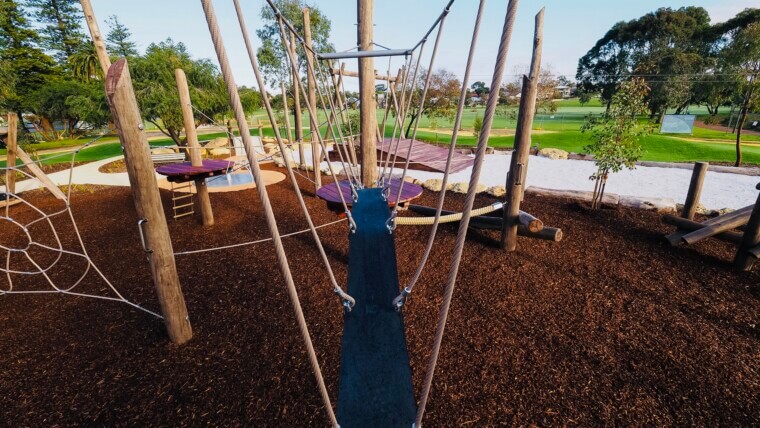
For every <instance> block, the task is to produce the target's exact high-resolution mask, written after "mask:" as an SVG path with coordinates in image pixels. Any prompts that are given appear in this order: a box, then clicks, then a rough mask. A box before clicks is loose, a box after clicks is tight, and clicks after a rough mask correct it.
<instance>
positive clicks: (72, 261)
mask: <svg viewBox="0 0 760 428" xmlns="http://www.w3.org/2000/svg"><path fill="white" fill-rule="evenodd" d="M104 135H105V134H104ZM104 135H101V136H100V137H97V138H95V139H94V140H92V141H90V142H88V143H86V144H84V145H83V146H81V147H79V148H78V149H76V150H74V151H73V152H66V153H58V154H56V155H53V156H49V157H46V158H45V159H44V160H45V161H46V162H50V161H52V160H60V159H58V158H63V157H66V156H71V161H70V164H69V170H68V180H67V184H66V186H65V187H66V191H65V193H64V192H61V191H60V190H59V188H58V187H53V186H54V184H53V181H52V180H50V178H49V177H48V176H47V175H46V174H45V173H44V172H42V169H41V168H40V165H41V164H42V162H43V161H42V160H31V159H29V160H31V162H28V161H27V162H25V163H23V164H17V165H13V166H11V165H7V166H5V167H0V176H2V177H3V178H4V179H5V182H6V183H7V182H8V177H9V176H10V175H11V174H14V175H15V176H16V177H17V178H20V179H21V180H20V181H18V182H17V183H16V184H15V189H14V191H10V190H9V189H8V188H7V186H6V185H3V186H2V187H0V192H1V193H4V194H5V197H6V198H5V201H4V203H3V202H0V206H2V208H1V209H0V225H1V227H0V230H2V231H3V232H2V233H0V273H2V278H3V279H0V296H2V295H13V294H56V293H57V294H62V295H70V296H78V297H87V298H92V299H99V300H107V301H113V302H119V303H124V304H127V305H129V306H132V307H133V308H136V309H139V310H141V311H143V312H145V313H148V314H150V315H153V316H155V317H156V318H162V317H161V315H159V314H157V313H156V312H154V311H151V310H149V309H146V308H144V307H142V306H140V305H138V304H137V303H134V302H132V301H130V300H129V299H127V298H126V297H125V296H124V295H123V294H122V293H121V292H119V290H118V289H117V288H116V287H115V286H114V284H113V283H112V282H111V281H110V280H109V279H108V277H106V275H105V274H104V273H103V272H102V271H101V270H100V268H99V267H98V266H97V265H96V264H95V262H94V261H93V260H92V258H91V257H90V254H89V252H88V250H87V247H86V245H85V243H84V240H83V238H82V234H81V231H80V229H79V226H78V225H77V222H76V219H75V217H74V213H73V212H72V210H71V191H72V188H73V187H74V186H73V176H74V165H75V163H76V158H77V155H78V154H79V153H80V152H81V151H82V150H83V149H86V148H87V147H90V145H91V144H93V143H94V142H95V141H97V140H99V139H100V138H102V137H103V136H104ZM19 151H20V152H21V153H23V151H22V150H19ZM64 162H65V161H64ZM35 189H45V190H44V191H47V192H48V193H51V194H52V195H53V196H55V197H56V200H57V201H58V203H57V204H54V205H55V206H54V207H53V208H41V207H40V206H37V205H35V204H34V203H33V202H32V200H31V199H32V198H33V196H32V197H27V195H28V194H31V195H34V194H35V193H36V192H35ZM54 189H56V190H57V191H56V190H54ZM34 199H37V198H34ZM92 275H95V276H96V277H97V278H99V279H100V281H102V283H103V286H102V287H101V288H100V289H99V290H97V293H96V292H95V291H85V290H81V289H82V288H84V287H83V285H84V283H85V280H86V279H87V278H88V277H90V276H92ZM22 282H23V288H22V287H21V283H22ZM88 283H89V282H88Z"/></svg>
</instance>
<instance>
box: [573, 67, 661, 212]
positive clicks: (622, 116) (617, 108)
mask: <svg viewBox="0 0 760 428" xmlns="http://www.w3.org/2000/svg"><path fill="white" fill-rule="evenodd" d="M648 93H649V87H648V86H647V84H646V83H645V82H644V81H643V80H642V79H632V80H629V81H625V82H623V83H621V84H620V88H619V89H618V91H617V92H616V93H615V95H613V96H612V103H611V106H610V108H609V109H608V111H607V112H605V113H604V114H603V115H602V116H601V117H590V118H589V119H588V120H587V122H586V123H584V125H583V127H582V128H581V130H582V131H583V132H589V133H590V134H591V143H590V144H589V145H587V146H586V147H585V152H586V153H591V154H592V155H594V162H595V163H596V166H597V172H596V173H595V174H594V175H592V176H591V177H590V179H592V180H594V181H596V185H595V188H594V198H593V202H592V205H598V203H599V201H601V199H602V197H603V195H604V185H605V184H606V181H607V176H608V174H609V173H614V172H619V171H620V170H622V169H623V168H624V167H626V168H628V169H633V168H635V167H636V161H637V160H639V158H640V157H641V155H642V154H643V150H642V148H641V144H640V142H639V139H640V138H641V137H642V136H643V135H644V134H646V130H645V129H642V127H641V126H640V125H639V122H638V120H637V118H636V116H638V115H640V114H642V113H643V112H644V111H646V108H647V106H646V97H647V94H648ZM596 207H597V206H594V208H596Z"/></svg>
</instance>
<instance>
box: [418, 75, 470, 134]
mask: <svg viewBox="0 0 760 428" xmlns="http://www.w3.org/2000/svg"><path fill="white" fill-rule="evenodd" d="M426 77H427V71H426V70H420V73H419V76H418V82H417V85H415V86H414V87H412V85H411V83H410V84H409V86H410V87H409V89H407V90H408V91H409V93H410V94H411V96H412V100H411V107H410V109H409V114H408V115H407V117H408V119H409V123H408V124H407V126H406V132H405V134H404V135H405V136H406V137H407V138H411V135H410V134H409V132H410V131H411V129H412V126H413V125H414V122H415V121H416V120H417V119H418V118H419V117H420V116H422V115H425V116H428V117H438V118H441V119H444V120H447V121H450V120H453V119H454V116H455V115H456V107H457V103H458V102H459V94H460V91H461V90H462V88H461V86H462V84H461V83H460V82H459V79H458V78H457V76H456V75H455V74H454V73H452V72H451V71H449V70H446V69H443V68H441V69H438V71H436V72H434V73H433V74H432V76H430V85H429V87H428V91H427V96H426V97H425V103H424V104H423V105H422V109H420V97H421V96H422V92H423V88H424V86H425V79H426Z"/></svg>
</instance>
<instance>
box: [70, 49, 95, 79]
mask: <svg viewBox="0 0 760 428" xmlns="http://www.w3.org/2000/svg"><path fill="white" fill-rule="evenodd" d="M68 64H69V71H71V74H72V75H73V76H74V77H76V78H77V79H79V80H83V81H85V82H89V81H90V80H99V79H102V78H103V68H102V67H101V66H100V60H99V59H98V53H97V52H96V51H95V44H94V43H92V42H85V43H83V44H82V45H81V46H80V47H79V49H78V50H77V51H76V52H74V54H73V55H71V56H70V57H69V61H68Z"/></svg>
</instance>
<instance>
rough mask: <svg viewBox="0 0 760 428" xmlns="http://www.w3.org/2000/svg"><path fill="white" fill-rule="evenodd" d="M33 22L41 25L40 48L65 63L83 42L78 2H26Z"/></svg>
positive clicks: (52, 0)
mask: <svg viewBox="0 0 760 428" xmlns="http://www.w3.org/2000/svg"><path fill="white" fill-rule="evenodd" d="M26 5H27V6H28V7H30V8H31V9H32V11H33V12H32V15H33V16H34V18H35V20H36V21H37V22H38V23H39V24H42V26H43V27H42V28H41V29H40V35H41V36H42V47H43V48H45V49H46V50H48V51H51V52H54V53H55V54H54V56H55V58H56V59H57V60H59V61H60V62H66V61H67V60H68V59H69V58H70V57H71V56H72V55H73V54H74V53H75V52H76V51H77V50H78V49H79V47H80V45H81V44H82V43H83V42H84V40H85V36H84V33H83V32H82V25H81V22H82V20H83V18H84V17H83V15H82V11H81V9H80V6H79V1H78V0H26Z"/></svg>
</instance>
